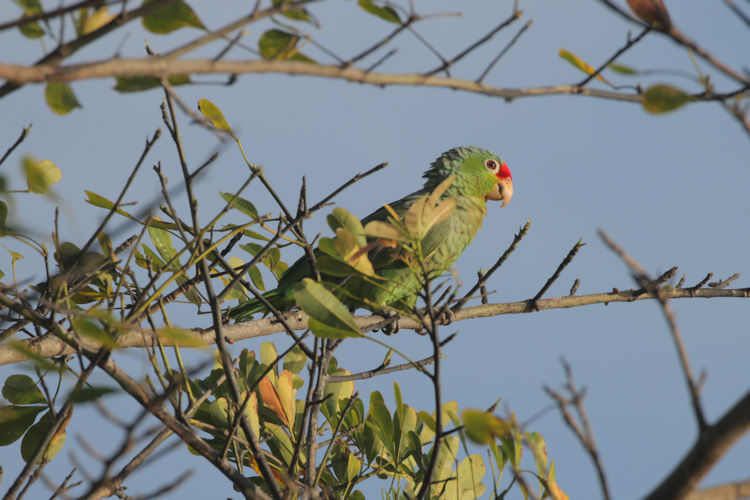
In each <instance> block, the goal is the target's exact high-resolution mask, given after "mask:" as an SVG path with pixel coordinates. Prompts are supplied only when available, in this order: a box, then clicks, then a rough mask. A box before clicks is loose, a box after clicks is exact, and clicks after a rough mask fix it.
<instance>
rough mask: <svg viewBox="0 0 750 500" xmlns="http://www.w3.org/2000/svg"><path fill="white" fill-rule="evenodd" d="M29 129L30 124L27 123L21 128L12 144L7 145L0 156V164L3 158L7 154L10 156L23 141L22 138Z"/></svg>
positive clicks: (24, 137)
mask: <svg viewBox="0 0 750 500" xmlns="http://www.w3.org/2000/svg"><path fill="white" fill-rule="evenodd" d="M29 131H31V124H29V126H28V127H24V128H22V129H21V135H19V136H18V139H16V142H14V143H13V145H12V146H11V147H9V148H8V150H7V151H6V152H5V154H4V155H3V157H2V158H0V165H2V164H3V162H4V161H5V159H6V158H8V156H10V154H11V153H12V152H13V151H15V149H16V148H17V147H18V146H19V145H20V144H21V143H22V142H23V140H24V139H26V136H27V135H29Z"/></svg>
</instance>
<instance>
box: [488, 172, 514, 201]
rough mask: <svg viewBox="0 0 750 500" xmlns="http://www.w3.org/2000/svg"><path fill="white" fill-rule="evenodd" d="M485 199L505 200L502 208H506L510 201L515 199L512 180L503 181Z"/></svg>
mask: <svg viewBox="0 0 750 500" xmlns="http://www.w3.org/2000/svg"><path fill="white" fill-rule="evenodd" d="M484 198H485V199H486V200H496V201H499V200H503V204H502V205H500V206H501V207H504V206H505V205H507V204H508V203H510V199H511V198H513V181H512V180H510V179H503V180H501V181H500V182H498V183H497V184H496V185H495V187H494V188H492V191H490V192H489V193H487V196H485V197H484Z"/></svg>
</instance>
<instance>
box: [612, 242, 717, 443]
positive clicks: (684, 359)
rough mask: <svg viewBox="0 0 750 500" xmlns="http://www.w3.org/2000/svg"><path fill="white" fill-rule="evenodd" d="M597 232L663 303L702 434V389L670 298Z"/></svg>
mask: <svg viewBox="0 0 750 500" xmlns="http://www.w3.org/2000/svg"><path fill="white" fill-rule="evenodd" d="M597 232H598V233H599V237H600V238H601V239H602V240H603V241H604V243H605V244H606V245H607V246H608V247H609V248H610V249H611V250H612V251H613V252H615V253H616V254H617V255H619V256H620V258H621V259H622V260H623V261H625V262H626V263H627V264H628V266H629V267H630V269H631V270H632V271H633V272H634V273H635V279H636V281H638V282H639V284H640V285H641V286H643V287H644V288H645V289H646V290H647V291H648V292H650V293H652V294H654V295H655V296H656V299H657V300H658V301H659V303H660V304H661V306H662V311H663V312H664V317H665V318H666V320H667V323H668V324H669V330H670V332H671V334H672V340H673V342H674V344H675V348H676V350H677V355H678V357H679V359H680V365H681V366H682V371H683V375H684V376H685V382H686V383H687V386H688V392H689V393H690V399H691V401H692V405H693V412H694V413H695V419H696V422H697V423H698V432H699V434H701V435H702V434H703V432H705V431H706V429H707V427H708V423H707V422H706V417H705V413H704V411H703V405H702V403H701V399H700V390H699V387H698V384H697V383H696V381H695V380H696V379H695V377H694V376H693V370H692V368H691V367H690V360H689V359H688V355H687V350H686V348H685V344H684V342H683V340H682V335H681V334H680V330H679V328H678V326H677V320H676V319H675V316H674V313H673V312H672V307H671V305H670V303H669V300H668V299H667V298H666V295H665V294H664V290H663V288H657V287H655V286H653V285H652V283H653V281H651V279H650V278H649V277H648V274H646V272H645V271H644V269H643V267H641V265H640V264H638V262H636V261H635V259H633V258H632V257H631V256H630V255H628V254H627V253H626V252H625V250H623V249H622V248H621V247H620V246H619V245H617V244H616V243H615V242H614V241H613V240H612V239H611V238H610V237H609V236H607V234H606V233H605V232H604V231H602V230H601V229H600V230H598V231H597Z"/></svg>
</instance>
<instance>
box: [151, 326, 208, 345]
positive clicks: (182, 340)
mask: <svg viewBox="0 0 750 500" xmlns="http://www.w3.org/2000/svg"><path fill="white" fill-rule="evenodd" d="M156 334H157V336H158V337H159V338H160V339H162V340H166V341H167V342H166V343H168V344H170V345H178V346H183V347H201V346H204V345H206V343H205V342H204V341H203V340H202V339H201V338H200V337H198V336H197V335H196V334H195V332H191V331H190V330H181V329H179V328H162V329H160V330H157V331H156Z"/></svg>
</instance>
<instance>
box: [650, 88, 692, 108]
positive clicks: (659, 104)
mask: <svg viewBox="0 0 750 500" xmlns="http://www.w3.org/2000/svg"><path fill="white" fill-rule="evenodd" d="M690 100H691V97H690V96H689V95H688V94H686V93H685V92H683V91H682V90H680V89H678V88H675V87H672V86H671V85H652V86H651V87H649V88H648V89H646V92H644V93H643V107H644V108H645V109H646V111H648V112H649V113H655V114H659V113H666V112H668V111H674V110H675V109H677V108H680V107H682V106H684V105H685V104H687V103H688V102H690Z"/></svg>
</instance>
